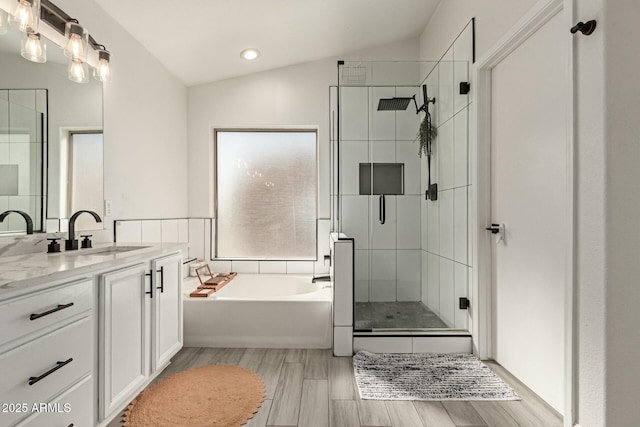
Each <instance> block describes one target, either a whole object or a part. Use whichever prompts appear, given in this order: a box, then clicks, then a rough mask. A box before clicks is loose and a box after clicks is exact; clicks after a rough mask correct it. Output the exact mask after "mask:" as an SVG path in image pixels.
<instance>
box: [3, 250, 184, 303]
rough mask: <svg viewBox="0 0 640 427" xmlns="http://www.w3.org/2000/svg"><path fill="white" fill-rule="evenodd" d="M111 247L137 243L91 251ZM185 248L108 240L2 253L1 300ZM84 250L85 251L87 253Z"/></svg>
mask: <svg viewBox="0 0 640 427" xmlns="http://www.w3.org/2000/svg"><path fill="white" fill-rule="evenodd" d="M112 246H137V247H139V249H134V250H130V251H127V252H118V253H106V254H91V252H96V251H99V249H100V248H108V247H112ZM179 250H186V244H184V243H162V244H156V245H142V244H139V243H138V244H135V243H134V244H131V243H117V244H113V243H106V244H99V245H95V246H94V247H93V248H91V249H79V250H77V251H73V252H68V253H67V252H64V251H63V252H61V253H57V254H47V253H34V254H27V255H16V256H0V300H3V299H6V298H11V297H14V296H17V295H20V294H23V293H26V292H29V291H35V290H39V289H37V288H45V287H46V284H47V283H51V282H56V281H59V280H62V279H65V278H70V277H74V276H81V275H83V274H91V273H93V272H94V271H96V270H101V269H108V268H110V267H114V268H117V267H119V266H122V265H126V264H130V263H135V262H136V261H142V260H144V259H148V258H153V257H157V256H162V255H164V254H169V253H172V252H176V251H179ZM83 252H84V253H85V254H84V255H81V254H83Z"/></svg>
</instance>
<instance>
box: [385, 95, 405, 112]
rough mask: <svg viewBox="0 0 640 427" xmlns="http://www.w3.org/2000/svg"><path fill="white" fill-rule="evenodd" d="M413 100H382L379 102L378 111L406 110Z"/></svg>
mask: <svg viewBox="0 0 640 427" xmlns="http://www.w3.org/2000/svg"><path fill="white" fill-rule="evenodd" d="M412 100H413V98H395V97H394V98H381V99H380V101H379V102H378V111H401V110H406V109H407V107H408V106H409V103H410V102H411V101H412Z"/></svg>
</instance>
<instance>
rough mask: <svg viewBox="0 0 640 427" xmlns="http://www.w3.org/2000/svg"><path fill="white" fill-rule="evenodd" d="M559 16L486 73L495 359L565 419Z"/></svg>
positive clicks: (563, 92)
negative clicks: (501, 230) (500, 233)
mask: <svg viewBox="0 0 640 427" xmlns="http://www.w3.org/2000/svg"><path fill="white" fill-rule="evenodd" d="M562 16H563V13H562V12H560V13H558V14H557V15H556V16H555V17H553V18H551V20H549V21H548V22H547V23H546V24H544V25H543V26H542V27H541V28H540V29H539V30H538V31H536V32H535V33H534V34H532V35H531V36H530V37H529V38H528V39H527V40H526V41H524V43H522V44H521V45H520V46H519V47H518V48H516V49H515V50H514V51H513V52H511V53H510V54H509V55H508V56H506V57H505V58H504V59H503V60H502V61H500V62H499V63H498V64H497V65H496V66H495V67H494V68H493V70H492V73H491V220H492V222H493V223H498V224H504V225H505V229H506V233H505V240H504V241H502V242H500V243H496V240H497V239H493V242H492V276H493V277H492V280H493V305H494V309H493V319H492V322H493V323H492V324H493V329H494V330H493V338H494V339H493V345H494V348H493V354H494V358H495V359H496V361H497V362H499V363H500V364H501V365H503V366H504V367H505V368H506V369H508V370H509V371H510V372H512V373H513V374H514V375H515V376H516V377H518V378H519V379H520V380H522V381H523V382H524V383H525V384H526V385H527V386H529V387H530V388H531V389H533V391H535V392H536V393H537V394H538V395H540V396H541V397H542V398H543V399H544V400H546V401H547V402H548V403H549V404H551V405H552V406H553V407H554V408H555V409H557V410H558V411H559V412H561V413H562V412H563V404H564V402H563V398H564V378H565V376H564V344H565V340H564V322H565V301H564V298H565V296H564V292H565V277H566V276H565V274H566V272H567V271H566V269H567V268H568V266H567V265H566V264H567V247H566V245H567V244H568V243H567V242H568V238H567V236H568V234H567V233H569V230H568V220H567V218H568V216H567V210H568V209H569V207H570V201H569V200H568V194H567V188H568V186H567V179H568V176H569V175H568V174H569V171H568V168H569V166H568V162H567V149H568V143H569V142H568V129H569V126H570V123H569V115H568V113H569V112H568V111H567V102H566V100H567V96H568V93H569V92H568V91H569V83H570V79H569V74H568V64H569V53H568V48H567V43H566V38H567V37H570V34H568V30H567V28H566V25H564V20H563V18H562Z"/></svg>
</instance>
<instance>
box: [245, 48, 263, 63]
mask: <svg viewBox="0 0 640 427" xmlns="http://www.w3.org/2000/svg"><path fill="white" fill-rule="evenodd" d="M258 56H260V51H258V50H256V49H245V50H243V51H242V52H240V57H241V58H242V59H246V60H247V61H253V60H254V59H256V58H257V57H258Z"/></svg>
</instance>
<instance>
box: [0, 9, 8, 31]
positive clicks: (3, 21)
mask: <svg viewBox="0 0 640 427" xmlns="http://www.w3.org/2000/svg"><path fill="white" fill-rule="evenodd" d="M7 26H8V22H7V12H5V11H4V10H2V9H0V35H2V34H7Z"/></svg>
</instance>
